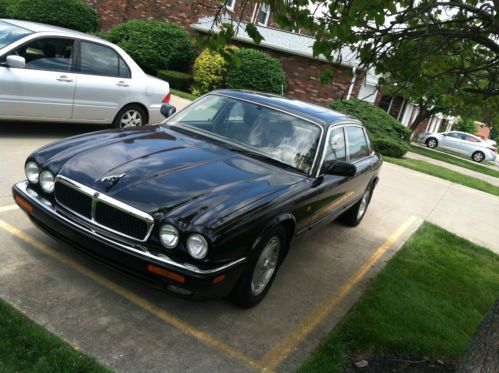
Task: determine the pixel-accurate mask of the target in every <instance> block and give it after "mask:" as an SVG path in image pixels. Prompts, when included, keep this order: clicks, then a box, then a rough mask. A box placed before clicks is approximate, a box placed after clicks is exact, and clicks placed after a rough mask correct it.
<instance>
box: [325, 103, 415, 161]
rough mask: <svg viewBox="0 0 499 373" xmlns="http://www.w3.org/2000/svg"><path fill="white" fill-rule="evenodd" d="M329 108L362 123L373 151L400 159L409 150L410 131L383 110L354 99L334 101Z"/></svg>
mask: <svg viewBox="0 0 499 373" xmlns="http://www.w3.org/2000/svg"><path fill="white" fill-rule="evenodd" d="M330 106H331V108H333V109H335V110H338V111H340V112H342V113H344V114H348V115H351V116H353V117H356V118H357V119H359V120H360V121H362V123H364V125H365V126H366V128H367V131H368V132H369V136H370V137H371V140H372V142H373V146H374V149H375V150H376V151H378V152H380V153H381V154H383V155H387V156H390V157H397V158H401V157H402V156H403V155H404V154H405V153H406V152H407V151H408V150H409V144H410V138H411V130H410V129H409V128H407V127H404V126H403V125H402V124H401V123H400V122H399V121H398V120H396V119H395V118H393V117H392V116H391V115H389V114H387V113H386V112H385V111H384V110H382V109H380V108H378V107H376V106H373V105H371V104H369V103H367V102H364V101H361V100H359V99H356V98H355V99H351V100H344V101H335V102H333V103H331V104H330Z"/></svg>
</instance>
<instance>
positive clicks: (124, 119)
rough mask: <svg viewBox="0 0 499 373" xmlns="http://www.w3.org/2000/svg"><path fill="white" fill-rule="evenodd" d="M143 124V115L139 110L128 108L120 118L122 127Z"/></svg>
mask: <svg viewBox="0 0 499 373" xmlns="http://www.w3.org/2000/svg"><path fill="white" fill-rule="evenodd" d="M141 125H142V115H141V114H140V113H139V112H138V111H137V110H133V109H131V110H127V111H125V112H124V113H123V115H122V116H121V120H120V127H121V128H129V127H138V126H141Z"/></svg>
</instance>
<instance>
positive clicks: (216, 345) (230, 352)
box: [0, 220, 263, 371]
mask: <svg viewBox="0 0 499 373" xmlns="http://www.w3.org/2000/svg"><path fill="white" fill-rule="evenodd" d="M0 228H2V229H4V230H6V231H7V232H9V233H10V234H12V235H14V236H16V237H17V238H19V239H21V240H23V241H25V242H27V243H28V244H30V245H31V246H33V247H34V248H36V249H38V250H40V251H42V252H43V253H45V254H47V255H49V256H51V257H52V258H55V259H57V260H58V261H60V262H62V263H64V264H66V265H67V266H69V267H71V268H72V269H74V270H76V271H78V272H80V273H82V274H84V275H85V276H87V277H89V278H91V279H92V280H93V281H95V282H97V283H99V284H100V285H102V286H104V287H106V288H108V289H110V290H112V291H114V292H115V293H117V294H119V295H121V296H122V297H124V298H126V299H127V300H128V301H130V302H132V303H134V304H136V305H137V306H139V307H141V308H143V309H145V310H147V311H148V312H150V313H152V314H153V315H155V316H157V317H159V318H160V319H162V320H164V321H166V322H167V323H168V324H170V325H172V326H173V327H175V328H177V329H180V330H182V331H183V332H184V333H186V334H189V335H191V336H192V337H194V338H196V339H198V340H199V341H201V342H203V343H204V344H206V345H208V346H210V347H211V348H213V349H215V350H218V351H219V352H222V353H223V354H225V355H227V356H229V357H230V358H232V359H234V360H237V361H239V362H240V363H242V364H244V365H245V366H247V367H250V368H252V369H255V370H259V371H261V370H263V367H262V366H260V364H259V363H258V362H256V361H254V360H252V359H251V358H249V357H247V356H246V355H244V354H242V353H241V352H239V351H237V350H235V349H233V348H232V347H230V346H229V345H227V344H226V343H224V342H222V341H220V340H218V339H216V338H214V337H212V336H210V335H209V334H207V333H205V332H203V331H201V330H199V329H197V328H195V327H193V326H191V325H189V324H188V323H186V322H184V321H182V320H180V319H178V318H176V317H175V316H173V315H171V314H169V313H168V312H166V311H164V310H162V309H161V308H159V307H158V306H156V305H154V304H152V303H151V302H149V301H147V300H146V299H144V298H141V297H140V296H138V295H137V294H135V293H133V292H131V291H129V290H127V289H125V288H123V287H121V286H120V285H118V284H116V283H114V282H112V281H110V280H108V279H106V278H105V277H103V276H101V275H99V274H98V273H96V272H94V271H92V270H89V269H88V268H86V267H84V266H82V265H81V264H79V263H78V262H76V261H74V260H72V259H70V258H68V257H66V256H64V255H62V254H60V253H58V252H57V251H55V250H53V249H51V248H50V247H49V246H48V245H47V244H45V243H43V242H41V241H39V240H37V239H36V238H34V237H32V236H30V235H29V234H27V233H25V232H23V231H21V230H19V229H17V228H16V227H14V226H12V225H10V224H8V223H7V222H5V221H3V220H0Z"/></svg>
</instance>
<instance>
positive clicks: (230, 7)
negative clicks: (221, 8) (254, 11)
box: [226, 0, 237, 11]
mask: <svg viewBox="0 0 499 373" xmlns="http://www.w3.org/2000/svg"><path fill="white" fill-rule="evenodd" d="M236 1H237V0H229V1H227V5H226V7H227V9H228V10H231V11H234V9H235V8H236Z"/></svg>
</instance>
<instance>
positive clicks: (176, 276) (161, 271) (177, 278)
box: [147, 264, 185, 284]
mask: <svg viewBox="0 0 499 373" xmlns="http://www.w3.org/2000/svg"><path fill="white" fill-rule="evenodd" d="M147 270H148V271H149V272H153V273H156V274H157V275H160V276H163V277H166V278H169V279H170V280H174V281H177V282H180V283H182V284H183V283H184V282H185V277H184V276H182V275H179V274H178V273H174V272H170V271H167V270H166V269H164V268H160V267H156V266H155V265H152V264H149V265H148V266H147Z"/></svg>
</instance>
